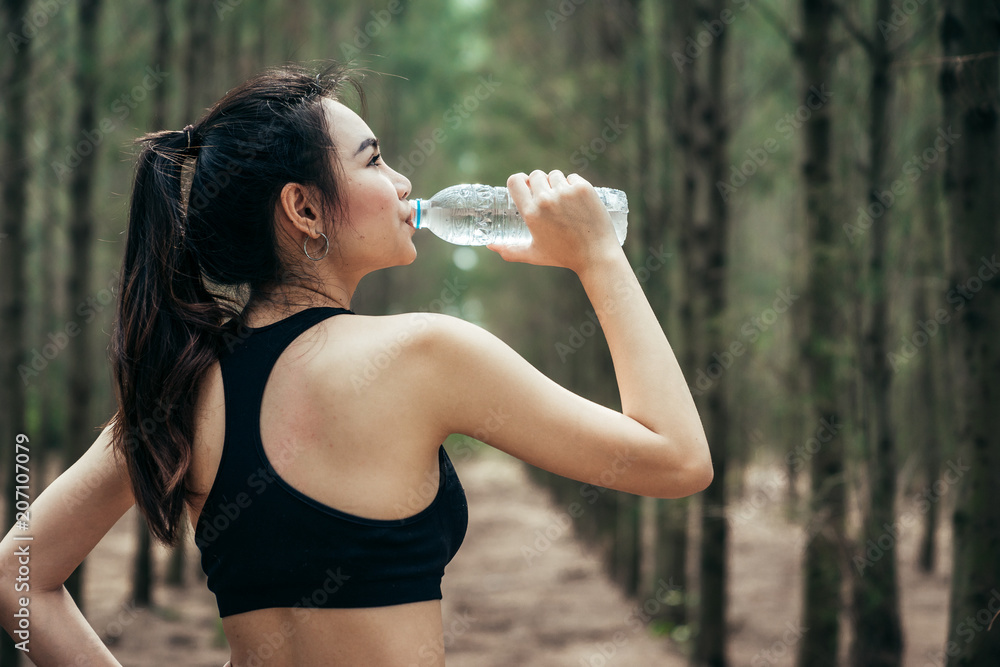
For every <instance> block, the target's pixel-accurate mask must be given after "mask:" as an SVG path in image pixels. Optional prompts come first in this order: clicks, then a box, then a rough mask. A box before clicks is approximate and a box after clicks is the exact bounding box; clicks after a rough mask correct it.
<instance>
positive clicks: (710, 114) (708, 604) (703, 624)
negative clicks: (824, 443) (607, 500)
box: [691, 0, 730, 667]
mask: <svg viewBox="0 0 1000 667" xmlns="http://www.w3.org/2000/svg"><path fill="white" fill-rule="evenodd" d="M727 4H728V3H727V2H725V0H711V2H708V3H707V6H706V7H705V9H706V10H708V17H716V16H720V15H721V14H722V13H723V12H724V10H725V8H726V6H727ZM728 41H729V39H728V31H727V30H722V31H721V32H720V33H719V34H718V35H716V36H715V42H714V43H713V44H712V45H711V48H710V49H708V51H707V53H706V54H705V56H704V57H705V59H706V60H707V62H706V65H707V70H708V71H707V72H706V75H707V76H706V84H707V85H706V89H705V90H706V96H705V107H704V108H703V109H702V111H701V113H700V114H699V115H698V117H699V118H700V119H701V120H702V122H703V123H704V125H705V127H704V130H703V136H704V140H705V144H704V146H703V147H702V149H701V150H699V151H698V154H699V155H704V156H705V165H704V169H703V171H704V174H705V177H706V178H705V182H704V184H703V187H702V193H703V195H704V197H705V198H706V199H707V201H706V203H705V211H706V213H707V215H708V225H707V227H706V230H705V231H706V233H705V234H704V235H703V236H702V238H701V239H700V242H701V244H703V246H704V247H703V249H699V250H698V251H697V252H699V253H702V254H703V256H704V266H705V268H706V271H705V273H704V274H703V276H702V289H703V290H704V291H705V301H706V311H705V319H704V320H703V322H702V324H703V326H704V329H702V331H701V335H703V336H704V337H705V340H706V344H707V346H708V349H707V350H706V352H710V353H711V355H709V354H703V355H702V356H701V367H702V368H709V367H711V365H712V364H717V363H718V362H717V361H716V358H715V355H716V354H718V353H720V352H721V353H725V351H726V349H727V347H726V346H727V345H728V343H729V341H728V340H727V338H726V335H725V333H724V329H723V327H724V323H725V316H726V289H727V280H726V279H727V275H728V258H727V250H728V242H729V207H728V205H727V203H726V200H725V199H724V198H723V197H722V195H721V193H720V192H718V191H717V190H716V188H715V187H714V184H715V183H719V182H721V181H724V180H725V178H726V176H725V173H726V168H727V166H728V152H727V147H728V129H727V128H726V121H725V119H726V117H727V110H726V99H725V87H726V84H725V72H724V69H723V64H724V62H725V53H726V43H727V42H728ZM691 286H692V287H693V286H694V284H693V283H692V285H691ZM693 333H697V332H693ZM728 396H729V394H728V392H727V384H726V383H725V382H717V383H716V384H715V385H714V386H713V387H712V388H711V389H709V390H708V392H707V395H706V396H705V397H704V398H705V401H704V403H703V412H702V414H704V415H705V425H706V435H707V436H708V442H709V443H711V449H712V465H713V466H714V468H715V480H714V481H713V482H712V484H711V485H710V486H709V487H708V489H706V491H705V493H704V494H703V495H702V516H701V562H700V576H699V577H698V581H699V587H700V596H699V600H700V604H699V607H698V609H699V614H698V627H699V630H698V636H697V639H696V644H695V664H697V665H704V666H705V667H725V666H726V665H728V664H729V663H728V661H727V659H726V643H727V641H726V640H727V635H728V633H727V631H726V599H727V596H726V585H727V580H728V577H727V568H726V551H727V545H728V543H729V536H728V532H729V531H728V523H727V521H726V514H725V512H726V496H727V494H726V488H727V484H726V465H727V463H728V450H729V446H728V438H729V420H730V417H729V413H730V409H729V401H728Z"/></svg>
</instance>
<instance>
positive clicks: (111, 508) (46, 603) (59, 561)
mask: <svg viewBox="0 0 1000 667" xmlns="http://www.w3.org/2000/svg"><path fill="white" fill-rule="evenodd" d="M133 504H134V499H133V496H132V489H131V486H130V484H129V478H128V474H127V472H126V471H125V470H124V469H123V468H122V466H120V465H119V464H118V462H117V460H116V459H115V457H114V454H113V452H112V448H111V427H110V426H109V427H107V428H105V429H104V431H103V432H102V433H101V435H100V436H98V438H97V440H96V441H95V442H94V444H93V445H91V447H90V448H89V449H88V450H87V451H86V452H85V453H84V455H83V456H81V457H80V459H79V460H78V461H77V462H76V463H74V464H73V465H72V466H70V467H69V469H67V470H66V471H65V472H63V474H62V475H60V476H59V477H58V478H57V479H56V480H55V481H53V482H52V483H51V484H50V485H49V486H48V487H47V488H46V489H45V491H43V492H42V493H41V495H39V496H38V498H37V499H36V500H35V501H34V502H33V503H31V507H30V510H29V511H30V516H29V519H28V529H27V530H22V529H20V528H18V527H17V526H14V527H13V528H11V530H10V531H9V532H8V533H7V535H6V536H5V537H4V538H3V541H0V616H2V618H0V624H2V625H3V627H4V628H5V629H6V630H7V632H8V633H9V634H10V635H11V637H14V638H15V641H18V642H19V641H22V637H27V639H28V643H27V644H26V645H25V646H26V648H28V649H29V653H28V657H30V658H31V660H32V661H33V662H34V663H35V664H36V665H40V666H43V667H44V666H45V665H76V664H88V665H116V666H118V665H119V663H118V661H117V660H115V657H114V656H113V655H112V654H111V652H110V651H109V650H108V648H107V647H106V646H105V645H104V643H103V642H102V641H101V638H100V637H99V636H98V635H97V633H96V632H95V631H94V629H93V628H91V627H90V625H89V624H88V623H87V619H86V618H85V617H84V616H83V614H82V613H81V612H80V609H79V607H78V606H77V605H76V603H75V602H74V601H73V598H72V597H71V596H70V595H69V593H68V592H67V591H66V588H65V586H64V585H63V584H64V583H65V581H66V579H67V578H69V575H70V574H72V573H73V570H75V569H76V567H77V566H78V565H79V564H80V563H81V562H82V561H83V559H84V558H85V557H86V555H87V554H88V553H90V551H91V550H92V549H93V548H94V546H95V545H97V543H98V542H100V540H101V538H102V537H104V535H105V534H106V533H107V532H108V531H109V530H110V529H111V527H112V526H114V525H115V523H117V521H118V519H120V518H121V517H122V515H123V514H125V512H126V511H127V510H128V508H129V507H131V506H132V505H133ZM15 536H17V537H28V536H30V537H31V538H32V539H30V540H15V539H14V537H15ZM22 602H26V603H27V604H21V603H22ZM22 609H27V622H26V625H27V627H26V630H27V634H26V635H20V636H19V635H18V634H17V630H19V629H21V625H22V623H21V621H20V618H19V617H15V614H16V613H18V612H20V610H22ZM21 613H23V612H21ZM22 617H23V616H22ZM83 656H86V658H87V660H86V661H85V662H80V660H81V658H83Z"/></svg>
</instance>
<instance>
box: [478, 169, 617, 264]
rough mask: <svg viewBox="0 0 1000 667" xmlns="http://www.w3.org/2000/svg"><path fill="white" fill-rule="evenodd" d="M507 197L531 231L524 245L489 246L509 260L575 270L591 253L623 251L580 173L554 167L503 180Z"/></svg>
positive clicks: (595, 254)
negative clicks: (546, 171) (529, 240)
mask: <svg viewBox="0 0 1000 667" xmlns="http://www.w3.org/2000/svg"><path fill="white" fill-rule="evenodd" d="M507 189H508V191H509V192H510V195H511V199H512V200H513V202H514V204H515V205H516V206H517V208H518V211H520V213H521V216H522V217H523V218H524V221H525V223H526V224H527V226H528V229H530V230H531V235H532V242H531V244H530V245H527V246H508V247H501V246H493V245H491V246H489V247H490V249H492V250H495V251H497V252H498V253H499V254H500V256H501V257H503V258H504V259H505V260H507V261H520V262H528V263H532V264H545V265H551V266H562V267H565V268H569V269H572V270H574V271H578V270H579V269H580V268H582V267H584V266H585V265H586V264H587V263H588V262H590V261H592V260H593V259H594V258H595V257H597V256H600V255H602V254H613V253H615V252H616V251H617V252H619V253H620V252H621V248H620V245H619V244H618V242H617V239H616V238H615V234H614V229H613V227H612V225H611V220H610V217H609V215H608V211H607V209H606V208H605V206H604V204H603V203H602V202H601V200H600V198H599V197H598V195H597V191H596V190H594V188H593V186H592V185H591V184H590V183H588V182H587V180H586V179H584V178H583V177H582V176H580V175H579V174H569V175H568V176H566V175H564V174H563V172H561V171H559V170H558V169H557V170H553V171H551V172H549V173H545V172H543V171H541V170H535V171H533V172H531V174H530V175H526V174H524V173H518V174H513V175H511V177H510V178H508V179H507Z"/></svg>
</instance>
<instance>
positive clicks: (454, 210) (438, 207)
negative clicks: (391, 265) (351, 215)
mask: <svg viewBox="0 0 1000 667" xmlns="http://www.w3.org/2000/svg"><path fill="white" fill-rule="evenodd" d="M595 189H596V190H597V195H598V197H600V199H601V201H602V202H603V203H604V206H605V207H607V209H608V213H610V214H611V223H612V225H614V228H615V234H616V235H617V236H618V243H619V245H621V244H624V243H625V231H626V225H627V224H628V198H627V197H626V196H625V193H624V192H622V191H621V190H612V189H611V188H595ZM410 205H411V206H412V207H413V209H414V216H413V226H414V227H415V228H417V229H424V228H425V227H426V228H427V229H429V230H431V231H432V232H434V233H435V234H437V235H438V236H439V237H441V238H442V239H444V240H445V241H448V242H449V243H454V244H456V245H488V244H490V243H495V244H497V245H518V244H528V243H531V232H530V231H529V230H528V226H527V225H525V224H524V219H523V218H522V217H521V214H520V213H519V212H518V210H517V207H516V206H515V205H514V202H513V201H512V200H511V198H510V193H508V192H507V188H505V187H495V186H492V185H478V184H473V185H453V186H451V187H450V188H445V189H444V190H442V191H441V192H439V193H437V194H436V195H434V196H433V197H431V198H430V199H413V200H411V201H410Z"/></svg>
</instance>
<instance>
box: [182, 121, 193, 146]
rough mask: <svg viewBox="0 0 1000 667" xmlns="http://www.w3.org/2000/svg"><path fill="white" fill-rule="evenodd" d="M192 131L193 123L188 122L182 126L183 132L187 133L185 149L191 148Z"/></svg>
mask: <svg viewBox="0 0 1000 667" xmlns="http://www.w3.org/2000/svg"><path fill="white" fill-rule="evenodd" d="M193 132H194V125H191V124H188V125H185V126H184V134H185V135H187V140H188V141H187V150H191V134H192V133H193Z"/></svg>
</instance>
